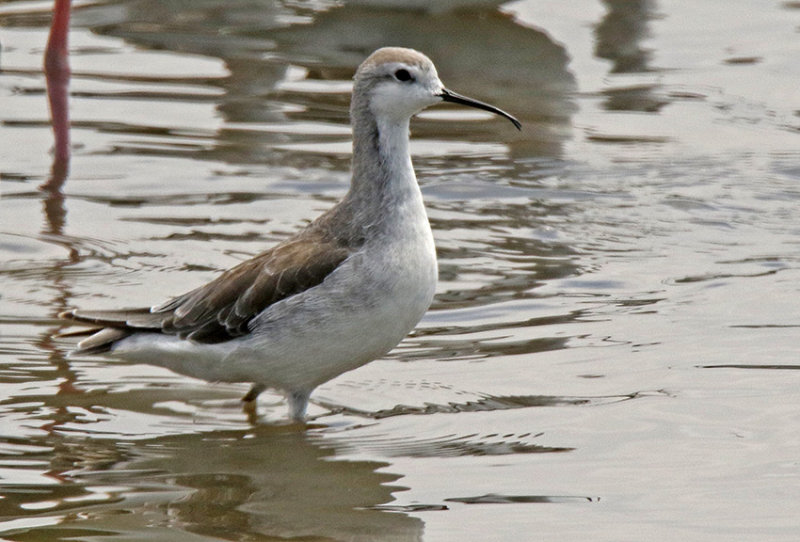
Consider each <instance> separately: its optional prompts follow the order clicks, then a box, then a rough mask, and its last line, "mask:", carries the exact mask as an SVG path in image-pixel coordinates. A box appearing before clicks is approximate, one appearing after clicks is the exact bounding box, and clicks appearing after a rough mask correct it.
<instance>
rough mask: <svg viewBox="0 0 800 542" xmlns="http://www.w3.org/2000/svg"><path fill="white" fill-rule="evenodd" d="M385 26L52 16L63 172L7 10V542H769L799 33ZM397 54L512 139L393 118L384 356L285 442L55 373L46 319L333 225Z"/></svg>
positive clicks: (208, 390)
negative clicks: (403, 316)
mask: <svg viewBox="0 0 800 542" xmlns="http://www.w3.org/2000/svg"><path fill="white" fill-rule="evenodd" d="M341 4H344V5H341ZM384 4H385V5H384ZM390 4H396V3H392V2H377V1H375V2H368V1H362V2H344V3H333V2H289V1H287V2H267V1H256V0H249V1H244V0H243V1H228V2H224V3H220V2H211V1H205V0H200V1H193V2H177V1H163V0H161V1H152V0H150V1H148V0H138V1H136V0H110V1H87V2H77V3H76V4H75V5H74V8H73V15H72V16H73V21H72V23H73V24H72V30H71V34H70V40H71V41H70V61H71V65H72V72H73V74H72V78H71V81H70V87H69V90H70V94H69V115H70V122H71V129H70V138H71V145H70V149H71V160H70V162H69V168H68V170H65V169H64V168H63V167H59V164H56V167H54V165H53V158H54V155H53V153H52V152H51V150H52V149H53V146H54V142H53V132H52V131H51V125H50V124H51V123H50V117H49V112H48V106H47V96H46V92H45V78H44V75H43V73H42V68H41V65H42V55H43V51H44V44H45V42H46V39H47V30H48V25H49V20H50V9H51V5H50V3H49V2H38V1H29V0H12V1H6V2H3V3H0V43H2V51H0V70H2V71H0V104H1V105H0V190H2V198H1V199H0V213H1V214H0V217H2V218H1V219H0V220H2V223H1V224H0V276H2V293H1V294H0V296H1V297H0V322H1V323H2V331H1V332H0V333H1V335H0V411H2V415H1V416H0V495H2V498H1V499H0V536H2V537H3V538H4V539H7V540H19V541H24V540H67V539H81V540H98V541H99V540H134V539H141V538H142V537H143V536H146V537H148V538H149V539H153V540H165V541H167V540H168V541H176V540H177V541H182V540H186V541H190V540H191V541H196V540H276V539H292V538H294V539H301V540H387V541H391V540H426V541H427V540H430V541H436V540H531V539H534V538H535V539H556V540H584V539H592V540H608V541H619V540H641V539H652V540H674V539H678V538H679V537H684V538H687V539H691V540H714V541H715V540H720V541H722V540H725V541H728V540H759V541H763V540H787V541H789V540H795V539H796V536H797V535H796V533H797V530H798V527H800V520H798V519H797V518H798V517H800V516H798V505H797V503H798V502H800V463H798V459H797V457H798V455H797V450H798V445H799V443H800V416H799V415H798V412H800V392H798V390H800V372H798V368H800V359H798V351H800V309H798V306H800V305H799V304H798V299H800V286H798V285H799V284H800V225H798V224H800V222H798V219H797V217H798V216H800V184H799V183H800V166H798V163H799V162H798V158H800V152H798V149H799V148H800V93H798V91H797V81H798V80H800V61H799V60H798V58H800V54H799V53H800V47H798V43H799V42H798V28H800V9H798V6H797V4H796V3H795V2H771V3H764V4H763V5H762V3H754V2H750V1H746V0H734V1H725V2H723V1H719V0H718V1H708V2H700V3H698V2H688V1H678V0H675V1H647V0H641V1H636V2H629V1H625V2H621V1H612V0H607V1H604V2H589V1H583V0H581V1H578V2H568V3H553V2H543V1H538V0H522V1H518V2H509V3H502V2H491V1H487V2H478V1H470V2H462V3H459V2H455V1H453V2H443V3H433V4H434V5H433V9H425V8H419V9H416V8H415V9H396V7H392V6H391V5H390ZM401 4H403V3H401ZM405 4H406V5H408V3H405ZM413 4H414V5H417V4H420V5H421V4H425V3H424V2H419V3H413ZM458 4H462V8H463V9H457V5H458ZM561 4H564V5H561ZM464 5H466V6H467V7H464ZM451 7H454V8H453V9H452V10H451V9H450V8H451ZM389 44H391V45H404V46H411V47H415V48H418V49H420V50H422V51H424V52H426V53H428V54H429V55H430V56H431V57H432V58H433V59H434V61H435V62H436V63H437V66H438V68H439V72H440V75H441V77H442V79H443V80H444V81H445V83H446V84H447V85H448V86H449V87H450V88H452V89H454V90H457V91H459V92H463V93H464V94H467V95H470V96H474V97H476V98H479V99H483V100H486V101H490V102H492V103H495V104H497V105H498V106H499V107H502V108H503V109H506V110H508V111H510V112H512V113H514V114H515V115H517V116H518V117H519V118H520V120H522V122H523V124H524V129H523V131H522V132H521V133H517V132H516V131H515V130H513V129H512V128H511V127H510V126H509V125H508V123H507V122H504V121H502V119H493V118H490V117H489V116H487V115H484V114H482V113H480V112H468V111H463V110H459V109H456V108H448V107H442V108H438V109H433V110H428V111H426V112H425V113H424V114H422V115H420V116H419V118H417V119H416V120H414V121H413V123H412V131H413V141H412V147H411V148H412V153H413V155H414V162H415V166H416V168H417V172H418V177H419V181H420V184H421V185H422V190H423V193H424V195H425V198H426V201H427V204H428V210H429V215H430V219H431V223H432V224H433V228H434V235H435V238H436V242H437V249H438V252H439V258H440V283H439V286H438V289H437V296H436V300H435V301H434V305H433V307H432V309H431V311H429V313H428V314H427V315H426V317H425V318H424V319H423V321H422V322H421V323H420V325H419V326H418V328H417V330H416V331H415V332H414V333H413V334H412V335H411V336H410V337H408V338H407V339H406V340H405V341H404V342H403V343H402V344H401V345H400V346H399V347H398V348H397V349H395V350H394V351H393V352H392V353H390V354H389V355H387V356H386V358H384V359H381V360H377V361H375V362H373V363H372V364H369V365H367V366H365V367H363V368H361V369H358V370H356V371H353V372H351V373H348V374H345V375H342V376H341V377H339V378H338V379H336V380H334V381H332V382H330V383H328V384H326V385H324V386H322V387H321V388H320V389H318V390H317V392H316V393H315V394H314V396H313V399H314V401H315V404H314V405H312V407H311V409H310V411H311V414H313V415H318V416H321V417H320V418H318V419H317V420H316V421H315V423H314V424H312V425H311V426H309V427H308V428H305V429H299V428H297V427H289V426H286V425H284V424H282V423H281V422H282V420H283V418H284V416H285V412H286V407H285V404H283V402H282V398H281V397H280V396H279V395H274V394H273V395H270V394H265V395H264V396H263V398H262V400H261V401H260V405H259V415H260V420H259V422H258V423H257V424H256V425H252V424H250V423H248V421H247V419H246V418H245V416H244V415H243V414H242V413H241V411H240V410H239V404H238V398H239V397H240V396H241V394H242V393H244V392H245V391H246V390H247V386H246V385H241V386H239V385H222V384H207V383H205V382H200V381H194V380H191V379H187V378H184V377H180V376H177V375H174V374H172V373H170V372H168V371H166V370H163V369H158V368H153V367H149V366H144V365H123V364H120V363H115V362H112V361H108V360H103V359H95V358H91V357H86V358H74V359H73V358H70V359H67V358H66V357H65V355H66V352H67V351H68V350H69V348H70V344H71V343H70V342H69V341H68V340H63V339H62V340H56V339H53V338H52V336H53V334H54V333H56V332H58V331H60V330H62V329H63V324H62V323H61V322H59V321H58V320H57V319H56V318H55V315H56V314H57V313H58V312H59V311H61V310H64V309H66V308H68V307H73V306H75V305H80V306H91V307H96V308H110V307H116V306H130V305H148V304H152V303H157V302H160V301H161V300H163V299H164V298H166V297H168V296H170V295H174V294H177V293H180V292H182V291H185V290H187V289H188V288H191V287H194V286H197V285H200V284H202V283H203V282H204V281H207V280H209V279H210V278H212V277H214V276H216V274H217V273H218V272H219V271H221V270H223V269H225V268H227V267H229V266H231V265H234V264H235V263H237V262H239V261H242V260H243V259H246V258H248V257H250V256H252V255H254V254H256V253H258V252H260V251H261V250H263V249H264V248H266V247H268V246H271V245H272V244H275V243H277V242H278V241H280V240H281V239H284V238H285V237H286V236H288V235H290V234H291V233H292V232H293V231H296V229H297V228H299V227H302V226H303V225H304V224H305V223H307V221H309V220H311V219H313V218H314V217H315V216H316V215H318V214H319V213H320V212H322V211H324V210H325V209H327V208H329V207H330V206H331V205H333V203H334V202H335V201H337V199H338V198H340V197H341V196H342V195H343V194H344V192H345V191H346V190H347V185H348V181H349V173H348V167H349V148H350V134H349V128H348V120H347V107H348V100H349V98H348V94H349V90H350V78H351V77H352V73H353V71H354V69H355V67H356V66H357V65H358V63H359V62H360V61H361V60H362V59H363V58H364V57H365V56H366V55H367V54H369V53H370V52H371V51H372V50H373V49H375V48H377V47H379V46H382V45H389Z"/></svg>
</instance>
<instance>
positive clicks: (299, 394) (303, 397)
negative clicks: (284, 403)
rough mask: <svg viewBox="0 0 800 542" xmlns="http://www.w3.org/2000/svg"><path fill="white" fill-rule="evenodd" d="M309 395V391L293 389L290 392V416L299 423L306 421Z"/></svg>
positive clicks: (288, 397)
mask: <svg viewBox="0 0 800 542" xmlns="http://www.w3.org/2000/svg"><path fill="white" fill-rule="evenodd" d="M309 395H311V392H308V391H293V392H290V393H289V394H288V396H287V399H288V400H289V417H290V418H291V419H292V420H293V421H295V422H298V423H303V422H305V419H306V407H307V406H308V397H309Z"/></svg>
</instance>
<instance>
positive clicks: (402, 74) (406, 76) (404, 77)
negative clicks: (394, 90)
mask: <svg viewBox="0 0 800 542" xmlns="http://www.w3.org/2000/svg"><path fill="white" fill-rule="evenodd" d="M394 78H395V79H397V80H398V81H411V80H412V79H413V77H411V74H410V73H408V70H406V69H404V68H400V69H399V70H397V71H396V72H394Z"/></svg>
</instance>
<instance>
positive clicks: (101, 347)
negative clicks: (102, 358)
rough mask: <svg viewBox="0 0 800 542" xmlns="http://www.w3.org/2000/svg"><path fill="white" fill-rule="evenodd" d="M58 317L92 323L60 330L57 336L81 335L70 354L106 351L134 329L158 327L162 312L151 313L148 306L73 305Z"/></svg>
mask: <svg viewBox="0 0 800 542" xmlns="http://www.w3.org/2000/svg"><path fill="white" fill-rule="evenodd" d="M58 316H59V318H63V319H65V320H71V321H73V322H77V323H82V324H90V325H91V326H92V327H90V328H88V329H81V330H77V331H68V332H65V333H60V334H59V336H60V337H81V336H86V335H88V337H86V338H85V339H83V340H82V341H80V342H79V343H78V347H77V348H76V349H75V350H74V351H73V352H72V354H102V353H104V352H108V351H110V350H111V348H112V347H113V346H114V343H115V342H117V341H119V340H121V339H124V338H125V337H128V336H130V335H132V334H133V333H135V332H136V331H137V330H147V329H152V330H158V329H159V328H160V325H161V321H162V320H163V319H164V315H153V314H151V313H150V309H126V310H111V311H87V310H80V309H72V310H69V311H65V312H62V313H61V314H59V315H58Z"/></svg>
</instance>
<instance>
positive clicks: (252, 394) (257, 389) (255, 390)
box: [242, 384, 267, 419]
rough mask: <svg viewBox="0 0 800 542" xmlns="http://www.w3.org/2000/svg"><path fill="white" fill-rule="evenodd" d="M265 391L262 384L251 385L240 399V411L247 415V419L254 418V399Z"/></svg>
mask: <svg viewBox="0 0 800 542" xmlns="http://www.w3.org/2000/svg"><path fill="white" fill-rule="evenodd" d="M265 389H267V387H266V386H265V385H264V384H253V385H252V386H251V387H250V391H248V392H247V393H246V394H245V396H244V397H242V403H243V404H242V410H243V411H244V412H245V414H247V418H248V419H251V418H252V419H254V418H255V417H256V406H257V404H256V399H258V396H259V395H260V394H261V392H262V391H264V390H265Z"/></svg>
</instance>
